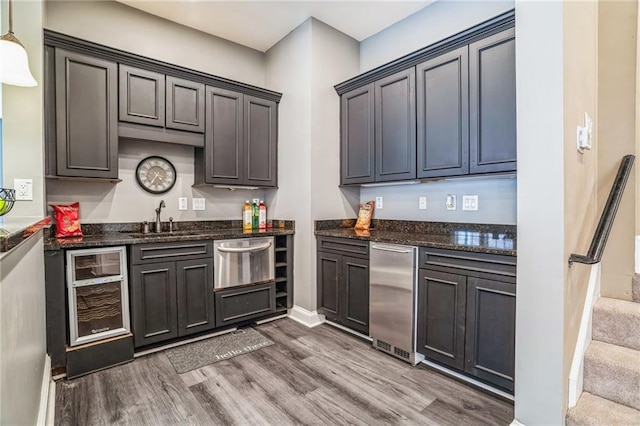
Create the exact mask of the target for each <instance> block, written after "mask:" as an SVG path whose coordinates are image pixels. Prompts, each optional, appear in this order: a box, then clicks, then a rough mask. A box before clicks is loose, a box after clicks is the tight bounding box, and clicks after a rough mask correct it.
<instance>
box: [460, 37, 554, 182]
mask: <svg viewBox="0 0 640 426" xmlns="http://www.w3.org/2000/svg"><path fill="white" fill-rule="evenodd" d="M515 47H516V42H515V30H514V29H513V28H512V29H510V30H506V31H503V32H501V33H498V34H495V35H493V36H491V37H487V38H485V39H483V40H480V41H477V42H475V43H472V44H470V45H469V81H470V83H469V90H470V96H469V99H470V100H469V102H470V104H469V110H470V130H469V132H470V147H469V149H470V162H471V165H470V170H471V173H486V172H504V171H513V170H516V59H515V55H516V52H515ZM542 125H544V124H542Z"/></svg>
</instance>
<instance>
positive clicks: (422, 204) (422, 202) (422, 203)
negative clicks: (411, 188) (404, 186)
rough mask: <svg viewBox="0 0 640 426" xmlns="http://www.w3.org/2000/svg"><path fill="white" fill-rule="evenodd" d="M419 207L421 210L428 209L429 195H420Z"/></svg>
mask: <svg viewBox="0 0 640 426" xmlns="http://www.w3.org/2000/svg"><path fill="white" fill-rule="evenodd" d="M418 208H419V209H420V210H426V209H427V197H419V198H418Z"/></svg>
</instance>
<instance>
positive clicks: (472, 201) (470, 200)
mask: <svg viewBox="0 0 640 426" xmlns="http://www.w3.org/2000/svg"><path fill="white" fill-rule="evenodd" d="M462 210H469V211H478V196H477V195H463V196H462Z"/></svg>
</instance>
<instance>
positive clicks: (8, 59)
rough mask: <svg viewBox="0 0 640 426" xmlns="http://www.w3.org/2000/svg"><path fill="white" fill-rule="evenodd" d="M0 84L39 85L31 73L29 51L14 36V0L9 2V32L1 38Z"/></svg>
mask: <svg viewBox="0 0 640 426" xmlns="http://www.w3.org/2000/svg"><path fill="white" fill-rule="evenodd" d="M0 83H4V84H11V85H14V86H23V87H33V86H37V85H38V82H37V81H36V79H35V78H33V75H31V71H29V59H28V58H27V51H26V50H25V49H24V46H23V45H22V43H20V40H18V39H17V38H16V36H15V35H13V1H12V0H9V32H8V33H6V34H5V35H3V36H2V37H0Z"/></svg>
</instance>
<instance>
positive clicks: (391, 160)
mask: <svg viewBox="0 0 640 426" xmlns="http://www.w3.org/2000/svg"><path fill="white" fill-rule="evenodd" d="M374 101H375V102H374V103H375V107H374V110H375V120H374V122H375V146H376V155H375V164H376V167H375V180H376V182H384V181H393V180H405V179H415V178H416V91H415V70H414V69H413V68H411V69H408V70H405V71H401V72H398V73H396V74H393V75H390V76H388V77H386V78H383V79H382V80H379V81H376V83H375V96H374Z"/></svg>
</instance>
